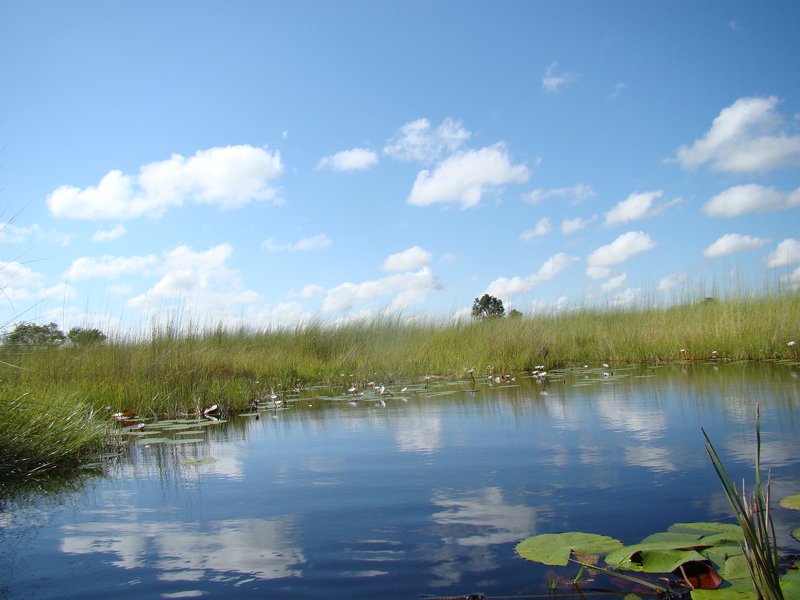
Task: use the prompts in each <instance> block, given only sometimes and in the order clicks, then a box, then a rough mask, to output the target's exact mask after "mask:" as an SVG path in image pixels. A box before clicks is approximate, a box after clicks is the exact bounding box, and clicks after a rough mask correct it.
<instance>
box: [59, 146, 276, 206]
mask: <svg viewBox="0 0 800 600" xmlns="http://www.w3.org/2000/svg"><path fill="white" fill-rule="evenodd" d="M282 172H283V164H282V163H281V157H280V153H279V152H274V153H270V152H269V151H267V150H265V149H263V148H255V147H253V146H248V145H241V146H226V147H220V148H210V149H208V150H200V151H198V152H196V153H195V154H194V156H191V157H189V158H185V157H183V156H181V155H180V154H173V155H172V157H171V158H169V159H168V160H163V161H160V162H154V163H149V164H146V165H144V166H142V167H141V168H140V169H139V173H138V174H137V175H135V176H134V175H125V174H124V173H122V171H120V170H113V171H109V172H108V173H107V174H106V175H104V176H103V177H102V178H101V180H100V182H99V183H98V184H97V185H96V186H89V187H86V188H83V189H81V188H78V187H74V186H69V185H64V186H61V187H59V188H57V189H56V190H55V191H53V192H52V193H51V194H49V195H48V196H47V206H48V207H49V209H50V212H51V213H52V214H53V215H54V216H56V217H64V218H69V219H89V220H100V219H116V220H124V219H133V218H137V217H148V218H151V219H158V218H160V217H162V216H163V215H164V213H165V212H166V211H167V209H169V208H171V207H176V206H181V205H183V204H184V202H195V203H200V204H213V205H216V206H218V207H219V208H222V209H232V208H236V207H239V206H242V205H244V204H247V203H249V202H253V201H267V200H273V201H274V200H275V198H276V195H277V191H276V189H275V188H274V187H273V186H272V181H273V180H274V179H276V178H277V177H279V176H280V175H281V173H282Z"/></svg>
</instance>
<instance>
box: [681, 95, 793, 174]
mask: <svg viewBox="0 0 800 600" xmlns="http://www.w3.org/2000/svg"><path fill="white" fill-rule="evenodd" d="M777 105H778V98H777V97H776V96H769V97H749V98H739V99H738V100H736V102H734V103H733V104H732V105H730V106H728V107H727V108H724V109H722V111H721V112H720V113H719V115H718V116H717V117H716V118H715V119H714V121H713V123H712V124H711V128H710V129H709V130H708V131H707V132H706V134H705V135H704V136H703V137H702V138H700V139H699V140H696V141H695V142H694V144H692V145H691V146H681V147H679V148H678V150H677V152H676V159H677V161H678V162H679V163H680V164H681V166H683V167H684V168H686V169H692V168H696V167H699V166H701V165H704V164H709V165H710V166H711V168H712V169H714V170H717V171H727V172H733V173H750V172H755V171H769V170H772V169H777V168H781V167H790V166H794V165H797V164H800V135H797V134H790V133H788V132H787V125H786V119H784V118H783V117H782V116H781V115H780V114H778V112H777V110H776V107H777Z"/></svg>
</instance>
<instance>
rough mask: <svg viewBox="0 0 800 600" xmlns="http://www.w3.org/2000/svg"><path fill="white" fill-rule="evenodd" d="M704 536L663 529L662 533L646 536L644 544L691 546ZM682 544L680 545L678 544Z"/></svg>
mask: <svg viewBox="0 0 800 600" xmlns="http://www.w3.org/2000/svg"><path fill="white" fill-rule="evenodd" d="M701 537H703V536H702V535H701V534H700V533H699V532H698V533H675V532H671V531H662V532H660V533H653V534H651V535H648V536H647V537H646V538H644V539H643V540H642V541H641V543H642V544H661V543H666V544H669V546H670V547H672V548H691V547H693V546H694V545H695V544H696V543H697V541H698V540H699V539H700V538H701ZM678 544H680V545H678Z"/></svg>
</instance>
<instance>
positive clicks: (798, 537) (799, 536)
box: [792, 527, 800, 541]
mask: <svg viewBox="0 0 800 600" xmlns="http://www.w3.org/2000/svg"><path fill="white" fill-rule="evenodd" d="M792 537H793V538H794V539H796V540H798V541H800V527H798V528H797V529H795V530H794V531H792Z"/></svg>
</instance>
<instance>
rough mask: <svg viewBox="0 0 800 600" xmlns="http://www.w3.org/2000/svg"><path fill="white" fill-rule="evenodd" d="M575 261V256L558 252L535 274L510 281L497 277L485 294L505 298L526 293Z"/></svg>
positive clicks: (513, 278)
mask: <svg viewBox="0 0 800 600" xmlns="http://www.w3.org/2000/svg"><path fill="white" fill-rule="evenodd" d="M577 260H578V257H576V256H568V255H567V254H564V253H563V252H559V253H558V254H554V255H553V256H551V257H550V258H548V259H547V260H546V261H545V262H544V263H543V264H542V266H541V267H540V268H539V270H538V271H536V273H532V274H531V275H527V276H526V277H512V278H510V279H509V278H507V277H499V278H498V279H495V280H494V281H492V282H491V283H490V284H489V287H488V288H486V293H487V294H489V295H491V296H497V297H501V298H507V297H508V296H512V295H513V294H518V293H521V292H526V291H527V290H529V289H530V288H531V287H533V286H535V285H538V284H540V283H544V282H545V281H550V280H551V279H553V278H554V277H555V276H556V275H558V274H559V273H561V271H563V270H565V269H566V268H567V267H569V266H570V265H571V264H572V263H574V262H575V261H577Z"/></svg>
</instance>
